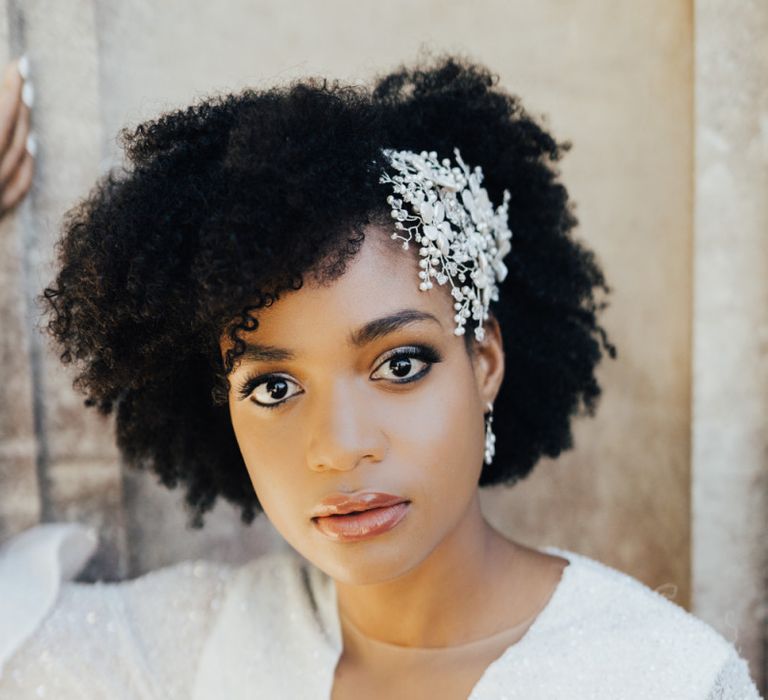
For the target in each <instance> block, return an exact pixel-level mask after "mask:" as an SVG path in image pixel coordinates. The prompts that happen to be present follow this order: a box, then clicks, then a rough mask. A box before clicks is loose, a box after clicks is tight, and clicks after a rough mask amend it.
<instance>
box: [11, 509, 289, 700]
mask: <svg viewBox="0 0 768 700" xmlns="http://www.w3.org/2000/svg"><path fill="white" fill-rule="evenodd" d="M95 546H96V538H95V534H94V533H93V531H92V530H90V528H87V527H85V526H83V525H78V524H50V525H39V526H36V527H33V528H31V529H30V530H27V531H25V532H23V533H21V534H19V535H17V536H15V537H13V538H11V540H9V541H7V542H5V543H3V545H2V546H0V619H2V620H3V625H0V696H2V697H4V698H5V697H9V698H22V697H39V696H40V695H41V694H42V693H45V694H46V695H53V696H54V697H57V698H67V697H83V696H88V697H94V696H97V695H98V696H99V697H100V696H101V695H99V694H100V693H103V694H104V696H105V697H106V696H107V694H109V695H110V696H111V697H114V698H123V697H126V698H127V697H131V698H143V697H150V696H151V692H150V690H149V689H150V688H163V689H164V690H165V692H166V694H167V695H170V696H171V697H173V696H174V695H175V696H178V697H185V696H187V695H188V689H189V684H190V683H191V681H192V678H193V676H194V674H195V664H196V661H197V659H198V658H199V656H200V653H201V652H202V649H203V647H204V645H205V640H206V639H207V636H208V634H209V632H210V630H211V627H212V625H213V624H214V621H215V619H216V617H217V615H218V611H219V608H220V606H221V604H222V601H223V600H224V599H225V598H226V596H227V595H228V591H229V588H230V587H231V585H232V584H233V582H234V581H236V580H238V578H242V572H244V571H247V572H250V574H251V577H253V576H254V575H255V576H256V578H259V577H260V578H261V579H262V580H265V583H266V582H267V581H268V580H269V579H270V576H269V573H270V572H272V573H274V572H275V571H276V570H277V569H280V568H281V567H282V568H283V569H284V568H285V566H286V565H288V566H290V565H291V561H292V560H289V559H287V558H286V557H285V556H284V555H283V554H282V553H279V552H278V553H269V554H266V555H264V556H262V557H260V558H258V559H256V560H253V561H252V562H248V563H247V564H243V565H239V566H234V565H228V564H224V563H219V562H214V561H209V560H190V561H183V562H179V563H176V564H172V565H169V566H165V567H162V568H159V569H155V570H153V571H150V572H148V573H145V574H143V575H141V576H138V577H136V578H133V579H129V580H124V581H119V582H96V583H78V582H74V581H72V580H71V579H72V578H74V577H75V576H76V575H77V573H78V572H79V571H80V569H81V568H82V566H83V565H84V564H85V562H86V561H87V560H88V559H89V558H90V556H91V555H92V554H93V551H94V550H95ZM265 576H266V578H265ZM272 578H274V576H273V577H272ZM262 588H264V586H262Z"/></svg>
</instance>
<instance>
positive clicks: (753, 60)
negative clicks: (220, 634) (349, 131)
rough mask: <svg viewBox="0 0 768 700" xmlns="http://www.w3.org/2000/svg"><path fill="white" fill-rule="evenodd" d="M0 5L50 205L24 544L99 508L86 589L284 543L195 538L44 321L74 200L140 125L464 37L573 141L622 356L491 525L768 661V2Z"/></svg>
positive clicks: (20, 403)
mask: <svg viewBox="0 0 768 700" xmlns="http://www.w3.org/2000/svg"><path fill="white" fill-rule="evenodd" d="M0 15H2V16H0V46H2V47H5V54H6V55H7V56H8V57H11V56H15V55H18V54H19V53H20V52H21V51H27V53H28V54H29V57H30V60H31V65H32V81H33V83H34V85H35V88H36V102H35V106H34V109H33V124H34V129H35V131H36V132H37V135H38V141H39V144H40V148H39V156H38V166H37V167H38V169H37V174H36V182H35V186H34V190H33V192H32V195H31V197H29V198H28V200H27V201H26V202H25V204H24V205H23V207H22V208H21V209H20V210H19V212H18V213H17V215H16V216H15V217H14V218H13V219H12V220H7V221H4V222H2V224H0V397H1V398H0V539H1V538H3V537H6V536H8V535H10V534H12V533H14V532H17V531H19V530H21V529H23V528H25V527H28V526H29V525H32V524H34V523H35V522H38V521H40V520H44V521H48V520H71V519H77V520H82V521H86V522H90V523H92V524H95V525H97V526H98V527H99V530H100V532H101V540H102V541H101V547H100V550H99V554H98V556H97V558H96V559H95V560H94V561H93V562H92V564H91V566H90V568H89V570H88V571H87V572H86V578H90V579H93V578H97V577H103V578H110V579H117V578H124V577H127V576H133V575H136V574H138V573H141V572H144V571H146V570H148V569H151V568H154V567H157V566H162V565H164V564H167V563H169V562H172V561H176V560H179V559H183V558H188V557H193V556H204V557H208V558H215V559H224V560H229V561H241V560H243V559H245V558H248V557H252V556H257V555H258V554H259V553H261V552H264V551H266V550H269V549H273V548H280V547H284V546H287V545H286V544H285V543H284V542H283V541H282V539H281V538H280V537H279V535H278V534H277V533H276V532H275V531H274V529H273V528H272V527H271V525H270V524H269V523H268V522H267V521H266V519H265V518H263V517H262V518H259V519H258V520H257V522H256V523H255V524H254V525H253V526H252V527H250V528H245V527H243V526H242V525H241V524H240V523H239V520H238V518H237V515H236V514H235V513H234V511H233V510H232V509H231V508H229V507H228V506H227V505H226V504H224V503H221V504H219V506H217V508H216V510H215V512H214V513H213V514H212V516H210V517H209V518H208V524H207V526H206V528H205V530H203V531H202V532H196V531H188V530H186V529H185V513H184V511H183V509H182V507H181V498H180V494H179V493H174V492H167V491H165V490H163V489H161V488H160V487H158V486H157V485H156V484H155V483H154V480H153V479H151V478H148V477H147V475H145V474H139V473H134V472H132V471H127V470H125V469H124V468H123V467H122V465H121V464H120V460H119V457H118V455H117V453H116V451H115V448H114V444H113V435H112V426H111V423H110V422H108V421H103V420H101V419H100V418H98V417H97V416H96V415H95V414H94V413H92V412H88V411H86V410H85V409H84V408H83V406H82V400H81V397H80V396H78V395H77V394H75V393H74V391H73V390H72V389H71V386H70V384H71V379H72V376H71V374H69V373H68V372H67V371H66V370H64V369H62V367H60V365H59V363H58V361H57V359H56V357H55V354H54V353H52V351H51V350H50V348H48V347H47V345H46V341H45V340H44V339H43V338H42V336H41V335H40V334H39V332H38V331H37V329H36V326H37V324H38V319H37V316H36V311H35V309H34V306H33V304H32V299H33V297H34V296H35V294H37V293H38V292H39V291H40V290H41V289H42V287H43V285H44V284H45V283H46V282H48V281H49V279H50V276H51V270H50V264H49V263H50V259H51V255H52V244H53V241H54V240H55V239H56V236H57V233H58V225H59V220H60V217H61V215H62V213H63V212H64V211H65V210H66V209H67V208H68V207H69V206H71V205H72V204H73V203H74V202H75V201H76V199H77V198H79V197H80V196H82V195H83V194H85V192H86V191H87V190H88V188H89V187H90V186H91V184H92V183H93V181H94V180H95V178H96V177H97V176H98V174H99V173H101V172H103V171H104V170H105V169H106V168H108V167H110V166H111V165H113V164H115V163H117V162H119V158H120V155H119V153H118V151H117V147H116V143H115V136H116V134H117V132H118V130H119V128H121V127H122V126H124V125H126V124H128V125H134V124H136V123H137V122H138V121H140V120H142V119H144V118H148V117H151V116H154V115H156V114H157V113H158V112H160V111H163V110H166V109H170V108H173V107H178V106H182V105H185V104H187V103H188V102H190V101H192V100H194V99H195V98H197V97H199V96H202V95H205V94H210V93H212V92H218V91H229V90H238V89H240V88H242V87H244V86H246V85H248V86H254V87H259V86H266V85H271V84H273V83H274V82H282V81H285V80H289V79H290V78H293V77H298V76H302V75H306V74H327V75H331V76H336V77H339V78H343V79H347V80H350V81H364V80H367V79H368V78H369V77H370V76H371V75H372V74H373V73H375V72H380V71H384V70H387V69H389V68H391V67H393V66H394V65H395V64H397V63H399V62H401V61H410V60H412V59H414V58H416V55H417V51H418V49H419V48H420V47H421V46H426V47H428V48H432V49H434V50H436V51H442V50H454V51H459V52H465V53H467V54H469V55H470V56H471V57H472V58H474V59H477V60H480V61H482V62H485V63H487V64H488V65H489V66H491V67H492V68H493V69H494V70H496V71H497V72H498V73H499V74H500V76H501V83H502V85H504V86H505V87H506V88H507V89H509V90H511V91H513V92H517V93H519V94H520V95H521V96H522V97H523V100H524V103H525V104H526V105H527V107H528V108H529V109H530V110H531V111H532V112H533V113H535V114H540V115H546V117H545V118H546V120H547V123H548V124H549V125H550V126H551V127H552V129H553V130H554V132H555V134H556V136H557V137H559V138H568V139H570V140H572V142H573V143H574V148H573V150H572V152H571V153H570V154H569V156H567V157H566V160H565V162H564V164H563V178H564V180H565V182H566V184H567V185H568V187H569V189H570V191H571V194H572V196H573V198H574V199H575V201H576V202H577V203H578V210H577V213H578V215H579V219H580V222H581V226H580V229H579V236H580V237H582V238H583V239H584V240H586V241H587V242H588V243H589V244H590V245H591V246H592V247H593V248H594V249H595V251H596V253H597V255H598V256H599V258H600V260H601V261H602V263H603V265H604V268H605V272H606V274H607V277H608V280H609V283H611V284H612V286H613V288H614V293H613V298H612V305H611V307H610V309H609V310H608V313H607V314H606V318H605V321H606V325H607V327H608V330H609V333H610V334H611V336H612V339H613V340H614V341H615V342H616V343H617V345H618V348H619V355H620V357H619V358H618V360H617V361H615V362H612V363H611V362H609V364H607V365H606V366H604V367H603V368H602V369H601V372H600V380H601V382H602V384H603V386H604V396H603V399H602V403H601V406H600V410H599V412H598V415H597V418H596V419H595V420H592V421H586V420H582V421H580V422H578V423H577V424H576V426H575V440H576V445H575V449H574V450H573V451H571V452H570V453H568V454H565V455H563V456H562V457H561V458H559V459H558V460H555V461H550V462H548V463H542V464H541V465H539V467H538V468H537V470H536V471H535V472H534V474H533V475H532V476H531V477H530V478H529V479H528V480H526V481H525V482H523V483H521V484H519V485H518V486H516V487H515V488H513V489H494V490H492V491H487V492H484V494H483V506H484V508H485V510H486V512H487V513H488V517H489V519H490V520H491V521H492V522H493V523H494V524H495V525H496V526H497V527H498V528H499V529H501V530H502V531H504V532H506V533H508V534H509V535H510V536H513V537H517V538H519V539H521V540H523V541H525V542H527V543H530V544H533V545H539V544H557V545H561V546H565V547H568V548H572V549H575V550H577V551H581V552H584V553H586V554H588V555H590V556H594V557H596V558H598V559H600V560H602V561H605V562H606V563H608V564H610V565H612V566H616V567H618V568H620V569H623V570H625V571H627V572H629V573H631V574H632V575H634V576H637V577H638V578H640V579H641V580H643V581H644V582H646V583H647V584H648V585H650V586H652V587H654V588H658V589H659V590H660V591H662V592H664V593H665V594H666V595H668V596H669V597H670V598H672V599H673V600H674V601H676V602H677V603H679V604H681V605H683V606H685V607H687V608H688V609H693V610H694V612H696V613H697V614H699V615H701V616H702V617H704V618H705V619H707V620H708V621H709V622H710V623H711V624H713V625H714V626H715V627H716V628H718V629H719V630H720V631H721V632H722V633H723V634H724V635H725V636H726V637H728V638H729V639H730V640H732V641H735V642H736V643H737V646H739V648H740V650H741V652H742V653H743V654H744V655H745V656H747V657H748V658H749V659H750V661H751V663H752V672H753V675H754V677H755V678H757V679H760V678H762V676H763V670H762V666H761V665H762V664H763V662H764V658H765V655H764V649H763V643H764V641H763V640H764V639H765V634H764V633H765V618H766V610H765V605H764V591H765V551H764V544H763V535H764V528H765V522H766V514H767V511H768V508H767V507H766V503H765V490H766V489H765V486H766V484H765V477H766V469H765V467H766V462H767V461H768V450H767V449H766V447H767V446H766V438H765V429H764V426H765V420H766V416H767V415H768V407H767V406H766V392H765V389H766V385H767V384H768V381H766V372H765V358H766V338H768V331H767V330H766V321H767V320H768V319H766V315H767V314H766V304H765V301H766V288H765V286H764V284H765V283H764V282H763V280H764V279H766V278H767V277H768V275H767V274H766V273H768V270H766V269H765V268H766V267H768V255H766V254H767V253H768V250H766V248H767V247H768V244H767V243H766V218H767V215H766V204H765V201H764V192H765V184H766V160H767V159H768V156H767V154H768V127H767V126H766V124H768V111H767V110H766V70H765V68H766V66H765V61H766V56H768V51H766V50H765V49H766V48H767V47H766V46H765V42H766V37H767V36H768V33H767V32H766V22H767V21H768V8H766V5H765V4H764V3H761V2H759V1H758V0H752V1H748V0H744V2H741V3H739V4H738V6H737V7H736V8H734V6H733V5H732V4H729V5H728V6H727V11H726V4H725V3H724V2H722V0H718V1H715V0H709V1H707V2H704V1H702V2H700V3H698V4H697V6H696V7H695V8H694V7H693V5H692V3H690V2H687V1H685V0H672V1H670V0H647V1H646V2H643V3H629V2H624V3H617V2H613V1H612V0H572V1H571V2H568V3H563V2H561V1H560V0H520V1H519V2H516V3H513V4H510V3H508V2H501V1H500V0H479V1H478V2H474V3H471V4H466V3H452V4H447V3H438V2H435V1H434V0H432V1H429V2H423V3H418V4H414V3H407V2H405V0H391V1H390V2H388V3H377V2H373V1H369V2H356V3H353V2H350V1H343V0H329V1H327V2H324V3H322V4H318V3H312V2H309V0H295V1H294V2H292V3H290V4H286V3H277V2H275V1H274V0H251V1H250V2H243V1H242V0H222V1H221V2H218V3H205V2H202V1H201V0H184V1H183V2H182V1H181V0H168V2H164V3H150V2H148V0H122V1H121V2H116V1H112V0H102V1H101V2H96V1H95V0H72V1H71V2H67V3H61V2H56V1H55V0H25V2H24V3H21V2H20V0H16V1H14V0H6V3H5V11H4V12H2V13H0ZM724 28H726V29H727V31H725V29H724ZM694 47H695V51H694ZM761 52H762V53H761ZM760 61H763V63H762V64H760ZM694 96H695V97H696V100H695V102H694ZM694 106H695V109H694ZM695 153H696V154H697V157H696V159H694V154H695ZM694 213H695V216H696V219H695V226H694ZM725 319H729V321H727V322H726V321H725ZM694 370H695V371H694ZM692 380H693V381H692ZM734 387H737V388H736V389H734ZM724 571H727V572H728V574H727V576H724V575H723V572H724Z"/></svg>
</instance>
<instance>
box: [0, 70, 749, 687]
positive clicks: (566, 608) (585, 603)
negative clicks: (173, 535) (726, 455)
mask: <svg viewBox="0 0 768 700" xmlns="http://www.w3.org/2000/svg"><path fill="white" fill-rule="evenodd" d="M124 142H125V145H126V150H127V155H128V157H129V159H130V162H131V166H132V167H131V168H130V169H128V170H127V171H125V172H124V173H114V174H111V175H110V176H107V177H105V178H104V179H103V180H102V181H101V182H100V183H99V185H98V186H97V187H96V188H95V189H94V190H93V191H92V193H91V194H90V196H89V197H88V198H87V199H86V200H85V201H84V202H82V203H81V204H80V205H79V206H78V207H76V208H75V209H73V210H72V211H71V212H70V214H69V216H68V217H67V219H66V222H65V227H64V235H63V238H62V241H61V245H60V251H59V252H60V269H59V271H58V275H57V277H56V280H55V282H54V283H53V285H52V286H51V287H50V288H49V289H46V291H45V294H44V302H45V303H46V304H47V308H48V310H49V312H50V314H51V320H50V326H49V328H50V331H51V332H52V334H53V336H54V338H55V339H56V341H57V342H58V343H59V344H60V347H61V348H62V360H64V361H65V362H75V363H76V364H77V366H78V368H79V370H80V373H79V376H78V380H77V386H78V387H79V388H80V389H82V390H83V391H84V392H85V394H86V395H87V403H88V404H90V405H93V406H96V407H97V408H98V409H99V410H100V411H101V412H102V413H104V414H109V413H111V412H115V414H116V421H117V441H118V445H119V447H120V449H121V450H122V452H123V454H124V455H125V457H126V459H127V460H128V461H129V462H130V463H131V464H133V465H136V466H140V467H145V468H148V469H152V470H153V471H154V472H155V473H156V474H157V475H158V476H159V478H160V480H161V481H162V483H164V484H165V485H166V486H169V487H173V486H176V485H177V484H179V483H181V484H184V486H185V488H186V499H187V502H188V504H189V506H190V509H191V514H192V521H193V523H194V524H195V525H197V526H202V525H203V514H204V513H205V512H206V511H207V510H208V509H210V507H211V506H212V505H213V503H214V501H215V500H216V498H217V497H218V496H223V497H224V498H226V499H228V500H229V501H231V502H233V503H235V504H237V505H238V506H239V507H240V508H241V509H242V515H243V520H244V521H245V522H251V521H252V520H253V518H254V517H255V516H256V514H257V513H258V512H260V511H261V510H263V511H264V512H265V513H266V515H267V517H268V518H269V519H270V520H271V522H272V523H273V524H274V525H275V527H276V528H277V529H278V531H279V532H280V533H281V534H282V535H283V536H284V538H285V539H286V541H287V542H288V543H289V544H290V545H291V548H292V549H291V552H290V553H288V554H286V553H279V554H272V555H268V556H265V557H261V558H259V559H257V560H255V561H252V562H250V563H249V564H246V565H244V566H242V567H238V568H233V567H227V566H223V565H218V564H213V563H206V562H197V563H183V564H179V565H176V566H172V567H168V568H165V569H162V570H160V571H156V572H152V573H150V574H148V575H146V576H143V577H140V578H139V579H136V580H134V581H129V582H123V583H120V584H106V585H105V584H96V585H85V584H67V585H64V586H63V587H62V589H61V591H60V592H59V593H58V595H57V596H55V598H56V603H55V604H39V599H42V598H43V596H42V595H40V596H38V605H37V608H36V613H35V614H34V615H32V616H31V617H33V618H35V620H36V621H35V622H34V624H32V625H31V627H32V631H29V632H28V633H27V634H26V635H25V638H24V640H23V641H17V642H16V644H15V649H14V654H13V657H12V658H11V659H10V660H9V662H8V664H7V668H6V672H5V675H4V677H3V679H2V680H0V691H1V692H0V695H2V696H3V697H14V698H15V697H34V696H35V693H43V694H48V695H50V696H52V697H56V698H67V697H107V696H109V697H112V698H123V697H125V698H128V697H130V698H137V697H140V698H156V697H180V698H198V699H202V698H246V697H249V698H251V697H264V698H334V699H336V700H338V699H341V698H351V697H356V698H358V697H364V698H400V699H402V698H423V697H427V696H432V697H440V698H449V699H450V698H467V697H471V698H473V699H475V700H479V699H481V698H501V697H510V698H512V697H520V698H563V697H568V698H587V697H589V698H595V697H600V698H603V697H604V698H617V697H625V698H640V697H653V698H660V697H674V698H745V697H757V691H756V689H755V688H754V685H753V684H752V683H751V681H750V679H749V676H748V673H747V668H746V664H745V662H744V661H743V659H741V658H740V657H739V655H738V653H737V651H736V650H735V648H734V647H733V646H732V645H731V644H730V643H729V642H727V641H726V640H725V639H724V638H723V637H721V636H720V635H719V634H718V633H716V632H715V631H714V630H713V629H712V628H710V627H708V626H707V625H705V624H704V623H703V622H701V621H699V620H697V619H696V618H695V617H693V616H692V615H690V614H688V613H687V612H685V611H684V610H683V609H682V608H680V607H678V606H676V605H675V604H673V603H671V602H669V601H668V600H667V599H665V598H663V597H662V596H661V595H659V594H657V593H655V592H653V591H651V590H650V589H648V588H647V587H645V586H644V585H643V584H641V583H640V582H639V581H637V580H635V579H632V578H630V577H629V576H626V575H624V574H622V573H620V572H619V571H617V570H615V569H611V568H608V567H606V566H604V565H602V564H600V563H599V562H597V561H594V560H592V559H589V558H587V557H585V556H583V555H579V554H576V553H574V552H570V551H567V550H563V549H558V548H556V547H545V548H543V549H541V550H538V549H533V548H530V547H527V546H525V545H523V544H521V543H517V542H514V541H511V540H509V539H507V538H505V537H504V536H502V535H501V534H500V533H499V532H498V531H496V530H494V529H493V528H492V527H491V526H490V525H489V524H488V523H487V522H486V521H485V520H484V518H483V516H482V513H481V511H480V507H479V500H478V487H481V486H486V485H490V484H497V483H510V484H511V483H514V482H515V481H516V480H518V479H520V478H523V477H524V476H526V475H527V474H528V473H530V471H531V470H532V468H533V467H534V465H535V464H536V462H537V461H538V460H539V458H540V457H541V456H543V455H548V456H551V457H554V456H557V455H558V454H559V453H560V452H562V451H563V450H564V449H567V448H569V447H570V446H571V443H572V438H571V432H570V421H571V418H572V417H573V416H575V415H576V414H577V413H578V412H579V410H580V409H582V408H583V410H585V411H586V412H588V413H593V412H594V408H595V405H596V401H597V398H598V396H599V393H600V389H599V386H598V384H597V382H596V381H595V374H594V373H595V368H596V366H597V364H598V363H599V361H600V359H601V357H602V354H603V351H607V352H608V354H609V355H611V356H614V355H615V349H614V347H613V346H612V345H611V344H610V343H609V342H608V340H607V336H606V334H605V332H604V330H603V329H602V327H601V326H600V325H599V323H598V319H597V315H598V313H599V311H600V310H601V308H602V307H603V306H604V303H601V302H599V301H598V300H597V298H596V292H597V291H599V290H600V289H602V290H603V291H606V292H607V291H609V288H608V287H607V285H606V284H605V281H604V278H603V275H602V272H601V270H600V268H599V266H598V264H597V262H596V260H595V258H594V256H593V254H592V253H591V252H590V251H589V250H587V249H586V248H585V247H584V246H583V245H581V244H580V243H578V242H576V241H575V240H574V239H573V238H572V236H571V232H572V229H573V227H574V226H575V223H576V220H575V218H574V216H573V214H572V212H571V209H570V205H569V203H568V198H567V192H566V190H565V188H564V187H563V185H562V184H560V183H559V182H558V180H557V171H556V169H555V163H556V161H557V160H558V159H559V158H560V156H561V155H562V152H563V151H564V150H565V148H566V146H565V145H563V144H559V143H557V142H556V141H555V140H554V139H553V138H552V136H551V135H550V134H548V133H547V132H546V131H545V130H544V129H543V128H542V127H541V126H539V125H538V124H536V122H535V121H534V120H533V119H531V117H529V116H528V115H527V114H526V112H525V111H524V110H523V108H522V106H521V105H520V103H519V101H518V99H517V98H515V97H514V96H511V95H509V94H507V93H505V92H504V91H502V90H501V89H499V88H498V87H497V86H496V79H495V77H494V76H493V75H492V74H491V73H490V72H489V71H488V70H487V69H486V68H484V67H483V66H479V65H474V64H471V63H467V62H465V61H463V60H460V59H456V58H453V57H446V58H444V59H441V60H439V61H437V62H436V63H435V64H434V65H430V66H415V67H413V68H405V67H403V68H401V69H399V70H397V71H395V72H393V73H391V74H389V75H385V76H383V77H381V78H380V79H378V80H377V81H376V83H375V84H374V86H373V87H372V89H367V88H360V87H350V86H343V85H338V84H336V83H332V84H329V83H328V82H327V81H318V80H305V81H298V82H296V83H294V84H292V85H290V86H287V87H282V88H274V89H271V90H266V91H263V92H253V91H245V92H243V93H241V94H239V95H227V96H224V97H222V98H211V99H208V100H206V101H203V102H201V103H199V104H197V105H194V106H191V107H189V108H188V109H186V110H180V111H177V112H172V113H168V114H165V115H163V116H161V117H160V118H158V119H156V120H154V121H151V122H147V123H145V124H142V125H140V126H139V127H138V128H136V129H135V131H133V132H132V133H129V132H124ZM502 330H503V331H504V333H505V335H504V336H502ZM502 338H503V339H502ZM494 431H495V432H494ZM65 534H68V535H71V536H72V537H73V538H74V540H76V539H77V538H76V537H74V535H72V533H71V532H70V533H65ZM56 537H63V535H62V532H61V531H57V532H56V533H54V534H53V535H51V538H49V539H46V538H41V539H38V540H37V541H36V542H32V541H27V542H26V544H23V543H22V544H21V545H20V544H19V543H18V541H17V542H16V546H15V548H14V552H12V553H11V555H9V554H8V553H7V552H6V561H15V562H16V563H17V566H16V568H15V570H16V571H18V570H20V569H21V568H23V567H22V566H21V565H20V564H19V563H20V562H22V561H23V560H24V557H25V556H26V557H27V559H28V560H29V559H30V558H31V559H35V557H34V556H32V557H30V555H29V552H30V551H33V550H35V549H36V548H37V550H36V551H38V552H40V551H43V552H45V554H44V555H41V556H42V557H43V558H44V557H45V556H48V555H50V553H51V551H52V549H53V551H54V552H57V551H58V550H57V547H58V546H59V543H58V541H56V539H55V538H56ZM80 544H82V542H81V543H80ZM86 549H87V547H86ZM85 556H86V554H85V553H84V552H80V555H79V558H80V559H81V560H82V559H83V558H84V557H85ZM51 597H52V596H50V593H49V594H48V598H49V599H50V598H51ZM29 627H30V625H29V624H27V627H26V629H29Z"/></svg>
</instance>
